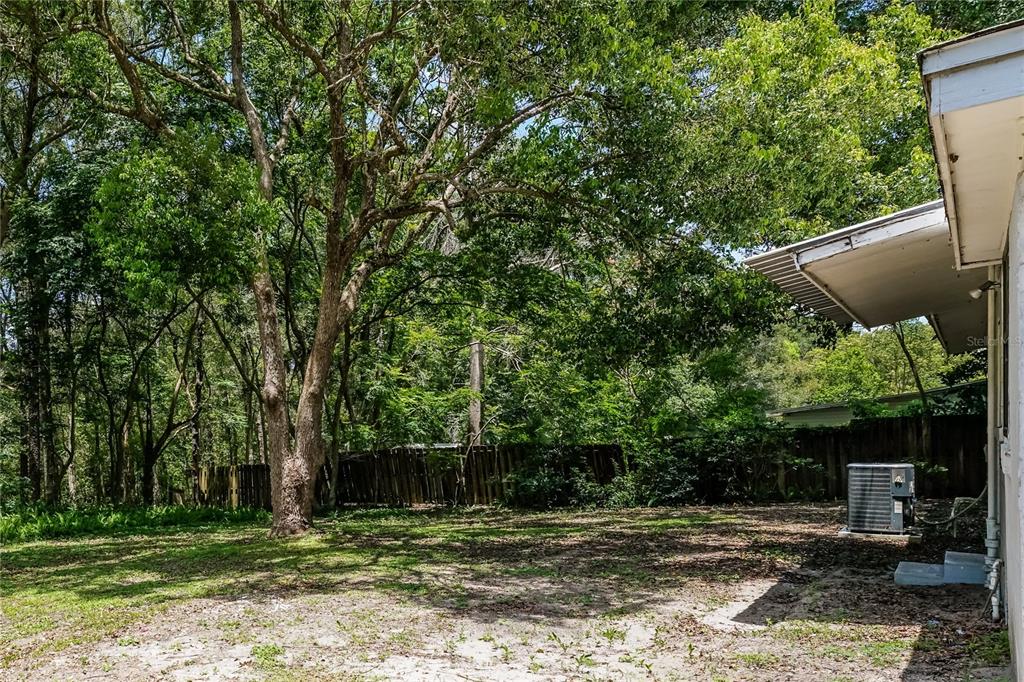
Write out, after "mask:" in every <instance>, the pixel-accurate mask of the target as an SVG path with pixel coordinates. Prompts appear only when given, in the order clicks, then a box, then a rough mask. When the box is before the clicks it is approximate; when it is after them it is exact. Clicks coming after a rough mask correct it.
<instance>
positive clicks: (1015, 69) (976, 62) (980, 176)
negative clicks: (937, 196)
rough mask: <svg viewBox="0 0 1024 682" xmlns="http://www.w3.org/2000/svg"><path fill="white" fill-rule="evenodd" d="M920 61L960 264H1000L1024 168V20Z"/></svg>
mask: <svg viewBox="0 0 1024 682" xmlns="http://www.w3.org/2000/svg"><path fill="white" fill-rule="evenodd" d="M918 59H919V62H920V65H921V77H922V79H923V80H924V89H925V97H926V99H927V101H928V124H929V127H930V128H931V132H932V141H933V146H934V149H935V161H936V163H937V165H938V167H939V179H940V181H941V182H942V194H943V198H944V201H945V208H946V214H947V216H948V217H949V225H950V233H951V236H952V240H953V247H954V257H955V259H956V264H957V267H958V268H973V267H980V266H985V265H992V264H998V263H1000V262H1001V261H1002V258H1003V254H1004V253H1005V250H1006V237H1007V227H1008V225H1009V220H1010V212H1011V210H1012V204H1013V192H1014V184H1015V182H1016V178H1017V176H1018V175H1019V174H1020V173H1021V171H1022V170H1024V152H1022V149H1024V124H1022V120H1024V21H1017V22H1013V23H1010V24H1004V25H1002V26H995V27H993V28H990V29H986V30H985V31H981V32H979V33H975V34H972V35H969V36H965V37H963V38H958V39H957V40H951V41H949V42H946V43H942V44H939V45H936V46H934V47H931V48H929V49H927V50H924V51H923V52H921V53H920V55H918Z"/></svg>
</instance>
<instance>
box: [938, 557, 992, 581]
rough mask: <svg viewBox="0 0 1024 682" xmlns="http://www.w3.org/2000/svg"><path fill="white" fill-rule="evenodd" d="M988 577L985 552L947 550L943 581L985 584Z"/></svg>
mask: <svg viewBox="0 0 1024 682" xmlns="http://www.w3.org/2000/svg"><path fill="white" fill-rule="evenodd" d="M987 577H988V573H987V571H986V570H985V555H984V554H973V553H971V552H952V551H949V550H947V551H946V560H945V562H944V564H943V578H942V580H943V582H945V583H948V584H959V585H984V584H985V579H986V578H987Z"/></svg>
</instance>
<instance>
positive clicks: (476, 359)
mask: <svg viewBox="0 0 1024 682" xmlns="http://www.w3.org/2000/svg"><path fill="white" fill-rule="evenodd" d="M469 390H471V391H473V397H472V398H470V399H469V444H470V446H473V445H480V444H481V443H482V442H483V426H482V423H481V420H482V416H483V399H482V395H483V392H484V344H483V343H482V342H480V341H479V340H476V339H474V340H473V341H470V342H469Z"/></svg>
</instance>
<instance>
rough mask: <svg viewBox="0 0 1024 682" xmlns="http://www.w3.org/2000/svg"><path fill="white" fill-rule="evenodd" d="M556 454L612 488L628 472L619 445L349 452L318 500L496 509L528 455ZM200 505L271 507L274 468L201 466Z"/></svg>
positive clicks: (326, 473)
mask: <svg viewBox="0 0 1024 682" xmlns="http://www.w3.org/2000/svg"><path fill="white" fill-rule="evenodd" d="M555 450H557V451H558V452H559V453H561V455H562V457H561V460H562V463H561V464H559V465H556V466H561V467H562V471H561V473H562V474H563V475H565V476H567V477H568V476H569V475H570V474H571V469H572V468H573V466H581V467H582V468H583V469H584V470H587V469H589V471H590V474H591V475H592V477H593V479H594V481H595V482H597V483H600V484H606V483H610V482H611V481H612V479H614V478H615V476H617V475H618V474H619V473H621V472H622V471H624V468H625V460H624V457H623V453H622V448H621V447H620V446H618V445H574V446H545V445H530V444H523V445H520V444H516V445H477V446H473V447H470V448H465V447H460V448H455V447H452V448H392V449H390V450H379V451H374V452H359V453H349V454H347V455H345V456H343V457H342V458H340V459H339V460H338V462H337V466H336V467H333V471H332V467H330V466H325V467H324V468H323V469H322V470H321V472H320V479H319V480H318V482H317V502H318V504H320V506H329V505H330V504H331V502H332V500H331V497H332V496H331V494H330V492H331V491H330V488H331V486H329V485H327V480H328V478H331V479H333V487H334V495H333V503H334V504H336V505H352V504H369V505H380V504H384V505H411V504H493V503H494V502H497V501H500V500H502V499H505V498H506V497H507V496H508V495H509V494H510V493H511V490H512V485H513V484H514V482H513V480H512V475H513V474H514V473H515V472H517V471H519V470H521V469H522V467H524V466H526V465H527V464H528V461H529V459H530V458H531V457H537V456H543V455H544V454H545V453H550V452H554V451H555ZM198 488H199V497H200V504H204V505H211V506H223V507H232V508H233V507H238V506H254V507H264V508H267V509H269V508H270V468H269V467H268V466H267V465H264V464H251V465H239V466H231V467H229V466H214V467H202V468H201V469H200V471H199V486H198Z"/></svg>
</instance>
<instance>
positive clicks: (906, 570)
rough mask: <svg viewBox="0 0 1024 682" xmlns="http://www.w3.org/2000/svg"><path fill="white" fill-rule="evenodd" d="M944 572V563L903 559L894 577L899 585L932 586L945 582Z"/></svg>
mask: <svg viewBox="0 0 1024 682" xmlns="http://www.w3.org/2000/svg"><path fill="white" fill-rule="evenodd" d="M944 572H945V571H944V569H943V565H942V564H922V563H920V562H917V561H901V562H900V565H899V566H897V567H896V574H895V575H894V576H893V577H894V579H895V580H896V584H897V585H908V586H909V585H913V586H926V587H931V586H934V585H942V584H944V581H943V573H944Z"/></svg>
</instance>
